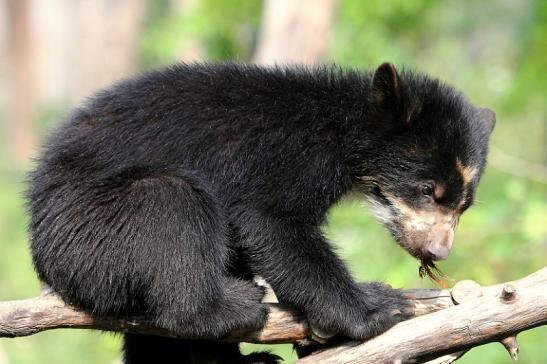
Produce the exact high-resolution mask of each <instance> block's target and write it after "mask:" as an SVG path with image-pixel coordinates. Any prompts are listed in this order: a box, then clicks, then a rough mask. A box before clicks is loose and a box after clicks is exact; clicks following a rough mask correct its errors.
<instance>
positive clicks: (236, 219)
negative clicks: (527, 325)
mask: <svg viewBox="0 0 547 364" xmlns="http://www.w3.org/2000/svg"><path fill="white" fill-rule="evenodd" d="M494 123H495V115H494V113H493V112H492V111H490V110H489V109H485V108H478V107H475V106H473V105H472V104H471V103H470V102H469V101H468V100H467V99H466V98H465V97H464V96H463V95H462V94H461V93H459V92H457V91H455V90H454V89H453V88H452V87H450V86H448V85H446V84H444V83H442V82H440V81H439V80H436V79H432V78H430V77H428V76H426V75H423V74H419V73H415V72H411V71H403V72H398V71H397V69H396V68H395V67H394V66H393V65H392V64H389V63H385V64H383V65H381V66H380V67H378V68H377V69H376V70H375V71H374V72H362V71H356V70H351V69H349V70H348V69H341V68H338V67H335V66H321V67H312V68H306V67H303V66H292V67H280V66H278V67H259V66H255V65H244V64H179V65H175V66H172V67H169V68H167V69H164V70H161V71H155V72H149V73H145V74H143V75H140V76H137V77H135V78H133V79H129V80H126V81H123V82H121V83H118V84H117V85H115V86H113V87H111V88H108V89H106V90H103V91H101V92H99V93H98V94H96V95H95V96H93V97H92V98H91V99H90V100H89V101H88V102H87V103H86V104H85V105H84V106H82V107H80V108H78V109H76V110H75V111H74V112H72V113H71V114H70V116H68V118H67V120H66V121H65V123H64V124H63V125H62V126H60V127H59V128H58V129H57V130H56V131H55V132H54V133H53V134H52V135H51V137H50V138H49V139H48V141H47V142H46V144H45V147H44V149H43V152H42V154H41V156H40V157H39V160H38V163H37V166H36V168H35V169H34V171H33V172H32V173H31V175H30V188H29V191H28V201H29V202H28V204H29V209H30V214H31V222H30V228H29V230H30V232H29V234H30V238H31V249H32V257H33V261H34V264H35V267H36V271H37V273H38V276H39V278H40V279H41V280H42V281H43V282H45V283H46V284H48V285H49V286H50V287H51V288H52V289H53V290H54V291H55V292H57V293H58V294H59V295H60V296H61V297H62V298H63V299H65V300H66V301H67V302H70V303H72V304H74V305H75V306H77V307H79V308H81V309H83V310H86V311H87V312H89V313H91V314H93V315H97V316H113V317H130V316H136V315H139V316H144V317H146V318H147V319H148V320H149V321H150V323H151V324H152V325H155V326H159V327H162V328H166V329H168V330H170V331H172V332H173V333H176V334H178V335H180V336H181V337H193V338H198V339H203V340H201V341H200V340H195V341H184V340H175V339H167V338H160V337H153V336H139V335H126V337H125V362H126V363H132V364H135V363H149V362H165V363H167V362H177V363H183V362H184V363H258V362H263V363H273V362H276V360H277V359H276V358H275V357H274V356H269V355H268V354H266V353H256V354H251V355H248V356H243V355H241V354H240V353H239V349H238V347H237V344H228V343H219V342H214V341H206V340H213V339H219V338H223V337H225V336H227V335H228V334H229V333H230V332H231V331H233V330H236V329H243V328H246V329H258V328H260V327H261V326H262V325H263V324H264V322H265V320H266V318H267V314H268V312H267V308H266V307H265V305H264V304H261V302H260V301H261V298H262V296H263V290H262V288H261V287H258V286H256V285H255V284H253V283H252V277H253V276H255V275H259V276H261V277H263V278H264V279H265V280H266V281H267V282H268V283H269V284H270V285H271V286H272V287H273V289H274V291H275V293H276V295H277V297H278V298H279V300H280V301H281V302H284V303H287V304H290V305H292V306H293V307H295V308H297V309H299V310H301V311H302V312H303V313H305V315H306V316H307V318H308V320H309V322H310V323H311V326H312V328H314V329H315V330H317V332H323V333H325V332H326V333H336V334H340V335H344V336H347V337H349V338H352V339H365V338H368V337H371V336H373V335H377V334H379V333H381V332H383V331H385V330H386V329H388V328H389V327H391V326H393V325H394V324H395V323H397V322H399V321H401V320H404V319H406V318H407V317H409V316H410V315H411V311H412V310H411V307H410V304H409V302H408V301H407V300H406V299H405V297H403V295H402V294H401V292H400V291H398V290H395V289H392V288H390V287H388V286H386V285H382V284H378V283H370V284H367V285H357V284H356V283H355V281H354V280H353V279H352V277H351V274H350V272H349V271H348V269H347V267H346V266H345V265H344V264H343V262H342V261H341V259H340V258H339V257H337V255H336V254H335V253H334V252H333V249H332V248H331V245H330V244H329V242H328V241H327V239H325V237H324V236H323V234H322V232H321V230H320V226H321V225H322V224H323V223H324V222H325V216H326V214H327V211H328V210H329V208H330V207H331V206H332V205H333V204H335V203H336V202H337V201H339V200H340V198H341V197H342V196H344V195H345V194H347V193H348V192H349V191H355V190H358V191H360V193H361V194H362V195H363V196H364V197H365V198H368V199H369V200H370V201H371V207H372V210H373V211H374V212H375V213H376V215H377V216H378V218H379V219H380V220H381V221H382V222H383V223H384V224H385V225H386V227H387V229H388V230H389V231H390V232H391V233H392V234H393V236H394V238H395V240H396V241H397V242H398V243H399V244H400V245H401V246H402V247H403V248H405V249H406V250H407V251H408V252H409V253H410V254H411V255H413V256H414V257H416V258H417V259H419V260H421V261H422V262H423V263H424V264H425V266H432V265H433V264H434V263H433V262H434V261H436V260H440V259H444V258H446V257H447V256H448V253H449V251H450V249H451V246H452V240H453V236H454V229H455V228H456V225H457V223H458V219H459V217H460V215H461V214H462V213H463V212H464V211H465V210H466V209H467V208H468V207H469V206H470V205H471V204H472V203H473V198H474V195H475V190H476V188H477V184H478V182H479V178H480V176H481V174H482V172H483V170H484V166H485V161H486V155H487V148H488V139H489V136H490V133H491V131H492V129H493V127H494ZM159 358H163V359H159Z"/></svg>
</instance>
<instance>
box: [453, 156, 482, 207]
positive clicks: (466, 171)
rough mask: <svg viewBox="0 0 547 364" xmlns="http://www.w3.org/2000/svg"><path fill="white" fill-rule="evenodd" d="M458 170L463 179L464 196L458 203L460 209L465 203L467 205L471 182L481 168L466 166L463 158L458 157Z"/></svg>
mask: <svg viewBox="0 0 547 364" xmlns="http://www.w3.org/2000/svg"><path fill="white" fill-rule="evenodd" d="M456 170H457V171H458V173H459V174H460V176H461V178H462V181H463V193H462V198H461V200H460V203H459V204H458V210H461V208H462V207H463V205H465V201H466V200H467V195H468V193H469V184H470V183H471V181H472V180H473V178H474V177H475V175H476V174H477V173H478V172H479V169H478V168H477V167H474V166H464V165H463V164H462V161H461V160H459V159H456Z"/></svg>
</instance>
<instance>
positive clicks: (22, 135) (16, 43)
mask: <svg viewBox="0 0 547 364" xmlns="http://www.w3.org/2000/svg"><path fill="white" fill-rule="evenodd" d="M28 7H29V2H28V1H27V0H8V2H7V20H8V31H7V33H8V78H9V80H8V82H9V85H10V87H8V90H9V91H8V94H9V96H8V105H9V106H8V117H7V138H8V145H9V148H10V152H11V154H12V157H13V158H14V159H15V161H16V162H17V163H18V164H24V163H25V162H26V161H27V160H28V158H29V156H30V154H31V153H32V150H33V141H34V137H33V135H32V126H31V124H32V117H33V112H34V109H35V107H34V106H35V103H36V98H35V93H34V89H35V77H34V68H33V65H32V62H33V58H34V57H33V53H32V44H31V42H30V24H29V12H28Z"/></svg>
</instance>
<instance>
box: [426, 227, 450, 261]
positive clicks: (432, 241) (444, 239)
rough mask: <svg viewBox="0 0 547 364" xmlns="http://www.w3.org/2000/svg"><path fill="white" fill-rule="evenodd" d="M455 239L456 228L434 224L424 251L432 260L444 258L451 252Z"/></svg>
mask: <svg viewBox="0 0 547 364" xmlns="http://www.w3.org/2000/svg"><path fill="white" fill-rule="evenodd" d="M453 240H454V230H452V228H451V227H449V226H444V225H443V226H433V227H432V228H431V231H429V233H428V239H427V244H426V246H425V249H424V252H425V254H426V256H427V257H428V258H429V259H431V260H444V259H446V258H448V255H449V254H450V249H451V248H452V241H453Z"/></svg>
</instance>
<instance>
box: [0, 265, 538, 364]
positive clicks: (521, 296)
mask: <svg viewBox="0 0 547 364" xmlns="http://www.w3.org/2000/svg"><path fill="white" fill-rule="evenodd" d="M405 292H406V293H407V294H409V295H410V296H412V297H413V299H414V302H415V306H416V308H415V313H416V316H420V317H416V318H414V319H412V320H409V321H405V322H402V323H399V324H398V325H396V326H395V327H393V328H392V329H390V330H389V331H387V332H386V333H384V334H382V335H380V336H378V337H376V338H373V339H371V340H368V341H366V342H364V343H355V342H351V343H344V344H342V345H340V346H337V347H334V348H328V349H324V350H319V351H318V352H315V353H313V354H312V355H309V356H307V357H305V358H303V359H301V360H300V361H299V363H304V364H305V363H346V362H348V363H349V362H351V363H377V362H407V361H411V360H419V361H425V360H432V359H434V358H438V357H440V356H443V355H446V354H449V353H456V354H452V355H451V356H450V357H446V358H448V359H443V360H444V361H438V360H437V361H435V362H436V363H440V362H443V363H449V362H451V361H453V360H455V359H453V360H452V359H450V358H456V357H457V356H458V355H462V354H463V353H464V352H465V351H466V350H468V349H469V348H471V347H473V346H478V345H482V344H485V343H487V342H492V341H503V344H504V346H505V347H506V348H507V349H508V350H509V352H510V354H511V355H512V356H513V355H515V356H516V353H517V352H518V346H517V344H516V341H515V340H514V337H515V335H516V334H517V333H518V332H520V331H523V330H527V329H530V328H533V327H536V326H540V325H544V324H547V267H546V268H543V269H541V270H539V271H537V272H536V273H534V274H531V275H529V276H528V277H525V278H523V279H521V280H518V281H515V282H511V283H504V284H500V285H494V286H489V287H482V288H481V287H480V286H479V285H478V284H477V283H474V282H472V281H462V282H459V283H458V284H456V285H455V286H454V288H452V289H451V290H436V289H415V290H405ZM454 302H456V303H457V305H455V304H454ZM268 304H269V305H270V314H269V317H268V321H267V323H266V325H265V326H264V328H263V329H262V330H260V331H256V332H249V331H245V330H240V331H235V332H232V334H231V335H230V336H229V337H228V338H226V340H225V341H231V342H240V341H244V342H253V343H266V344H274V343H287V342H293V343H299V344H300V345H309V344H310V343H312V342H313V341H312V340H311V339H310V337H311V336H312V333H311V332H310V330H309V328H308V325H307V323H306V320H305V318H304V317H303V316H302V315H301V314H300V313H298V312H296V311H294V310H292V309H290V308H288V307H284V306H282V305H279V304H274V303H268ZM57 328H80V329H81V328H84V329H98V330H106V331H119V332H132V333H143V334H154V335H160V336H169V337H178V336H177V335H175V334H173V333H170V332H168V331H167V330H165V329H162V328H158V327H153V326H150V323H149V322H147V321H146V320H145V319H143V318H139V317H135V318H131V319H119V318H99V317H93V316H91V315H89V314H87V313H84V312H82V311H79V310H77V309H75V308H74V307H72V306H70V305H69V304H67V303H65V302H63V300H61V299H60V298H59V297H58V296H57V295H55V294H54V293H43V294H42V295H41V296H38V297H35V298H31V299H26V300H19V301H6V302H0V337H20V336H27V335H33V334H36V333H38V332H41V331H45V330H51V329H57ZM194 339H195V338H194ZM502 339H503V340H502ZM319 348H320V349H321V347H319ZM447 360H449V361H447Z"/></svg>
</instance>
